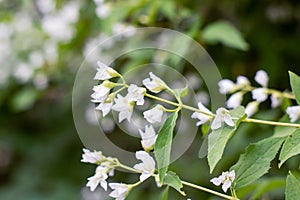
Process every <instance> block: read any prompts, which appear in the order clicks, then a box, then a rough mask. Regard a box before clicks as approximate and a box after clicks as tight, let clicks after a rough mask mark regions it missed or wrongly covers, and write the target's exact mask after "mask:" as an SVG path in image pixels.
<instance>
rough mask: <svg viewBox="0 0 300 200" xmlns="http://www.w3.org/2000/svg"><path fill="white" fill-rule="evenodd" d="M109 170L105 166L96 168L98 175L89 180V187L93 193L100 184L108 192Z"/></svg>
mask: <svg viewBox="0 0 300 200" xmlns="http://www.w3.org/2000/svg"><path fill="white" fill-rule="evenodd" d="M106 173H107V168H106V167H103V166H98V167H97V168H96V173H95V175H94V176H92V177H89V178H88V180H89V181H88V183H87V184H86V186H87V187H90V189H91V191H94V190H95V189H96V187H97V186H98V185H99V184H100V185H101V187H102V188H103V189H104V190H105V191H106V190H107V182H106V179H107V178H108V176H107V174H106Z"/></svg>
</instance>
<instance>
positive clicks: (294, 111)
mask: <svg viewBox="0 0 300 200" xmlns="http://www.w3.org/2000/svg"><path fill="white" fill-rule="evenodd" d="M286 113H287V114H288V115H289V117H290V119H291V122H295V121H297V119H298V118H299V117H300V106H290V107H288V108H287V109H286Z"/></svg>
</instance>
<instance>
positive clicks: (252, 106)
mask: <svg viewBox="0 0 300 200" xmlns="http://www.w3.org/2000/svg"><path fill="white" fill-rule="evenodd" d="M258 106H259V102H257V101H252V102H250V103H248V104H247V106H246V108H245V113H246V114H247V116H248V117H251V116H252V115H254V114H255V113H256V112H257V111H258Z"/></svg>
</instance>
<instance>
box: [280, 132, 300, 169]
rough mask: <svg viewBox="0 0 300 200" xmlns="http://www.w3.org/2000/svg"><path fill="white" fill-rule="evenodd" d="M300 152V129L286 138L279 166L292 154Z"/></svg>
mask: <svg viewBox="0 0 300 200" xmlns="http://www.w3.org/2000/svg"><path fill="white" fill-rule="evenodd" d="M299 153H300V129H299V128H298V129H297V130H295V131H294V132H293V133H292V134H291V135H290V136H288V137H287V139H286V140H285V142H284V144H283V146H282V149H281V152H280V155H279V160H280V163H279V167H281V166H282V165H283V163H284V162H285V161H286V160H287V159H289V158H290V157H292V156H295V155H297V154H299Z"/></svg>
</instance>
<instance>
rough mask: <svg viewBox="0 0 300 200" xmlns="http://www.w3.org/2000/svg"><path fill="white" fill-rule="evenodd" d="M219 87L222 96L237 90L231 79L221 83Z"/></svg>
mask: <svg viewBox="0 0 300 200" xmlns="http://www.w3.org/2000/svg"><path fill="white" fill-rule="evenodd" d="M218 86H219V91H220V93H221V94H229V93H232V92H234V91H235V90H236V85H235V84H234V82H232V81H231V80H229V79H224V80H221V81H219V83H218Z"/></svg>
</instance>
